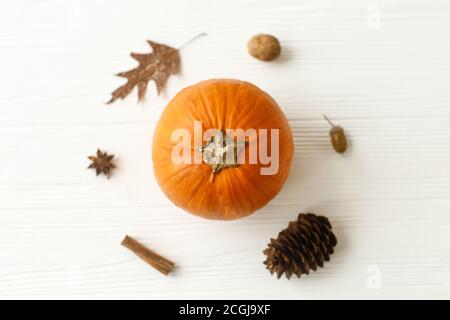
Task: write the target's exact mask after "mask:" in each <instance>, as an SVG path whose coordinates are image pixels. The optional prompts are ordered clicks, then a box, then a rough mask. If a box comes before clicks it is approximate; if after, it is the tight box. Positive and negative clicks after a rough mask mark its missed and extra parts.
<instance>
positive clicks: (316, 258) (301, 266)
mask: <svg viewBox="0 0 450 320" xmlns="http://www.w3.org/2000/svg"><path fill="white" fill-rule="evenodd" d="M331 228H332V227H331V223H330V221H329V220H328V219H327V218H326V217H323V216H317V215H315V214H313V213H307V214H304V213H300V214H299V215H298V218H297V221H291V222H290V223H289V225H288V227H287V228H286V229H284V230H283V231H281V232H280V233H279V234H278V237H277V238H276V239H270V243H269V244H268V246H267V249H266V250H264V254H265V255H266V256H267V259H266V261H264V264H265V265H266V268H267V269H268V270H269V271H270V273H272V274H273V273H275V274H276V275H277V277H278V278H280V277H281V276H282V275H283V274H285V275H286V277H287V278H288V279H290V278H291V276H292V275H296V276H297V277H298V278H300V277H301V275H303V274H309V272H310V271H311V270H314V271H316V270H317V268H318V267H323V265H324V262H325V261H329V260H330V255H331V254H332V253H333V252H334V247H335V246H336V245H337V239H336V236H335V235H334V234H333V232H332V231H331Z"/></svg>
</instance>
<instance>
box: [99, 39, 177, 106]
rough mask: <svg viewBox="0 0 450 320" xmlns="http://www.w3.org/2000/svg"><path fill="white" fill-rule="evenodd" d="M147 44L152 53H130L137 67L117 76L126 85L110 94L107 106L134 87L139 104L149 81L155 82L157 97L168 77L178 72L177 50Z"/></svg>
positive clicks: (152, 42) (124, 95)
mask: <svg viewBox="0 0 450 320" xmlns="http://www.w3.org/2000/svg"><path fill="white" fill-rule="evenodd" d="M147 42H148V44H149V45H150V46H151V47H152V49H153V51H152V52H151V53H146V54H142V53H134V52H133V53H131V57H133V58H134V59H136V60H137V61H138V62H139V66H138V67H136V68H134V69H132V70H129V71H126V72H121V73H119V74H117V75H118V76H119V77H124V78H126V79H127V83H126V84H124V85H122V86H120V87H119V88H117V89H116V90H115V91H114V92H113V93H112V98H111V100H109V101H108V104H110V103H113V102H114V101H116V100H117V99H124V98H125V97H126V96H127V95H128V94H129V93H130V92H131V90H133V88H134V87H137V88H138V96H139V102H141V101H142V100H144V97H145V92H146V91H147V85H148V82H149V81H150V80H153V81H155V83H156V89H157V91H158V95H159V94H160V93H161V91H162V90H163V88H164V86H165V85H166V82H167V80H168V79H169V77H170V75H172V74H177V73H178V72H179V71H180V65H181V58H180V53H179V51H178V49H175V48H172V47H169V46H166V45H164V44H160V43H157V42H154V41H147Z"/></svg>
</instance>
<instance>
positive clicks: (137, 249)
mask: <svg viewBox="0 0 450 320" xmlns="http://www.w3.org/2000/svg"><path fill="white" fill-rule="evenodd" d="M121 244H122V245H123V246H124V247H126V248H128V249H130V250H131V251H132V252H133V253H134V254H135V255H137V256H138V257H139V258H141V259H142V260H144V261H145V262H146V263H148V264H149V265H150V266H152V267H153V268H155V269H156V270H158V271H159V272H161V273H162V274H164V275H166V276H167V275H168V274H169V273H170V272H171V271H172V270H173V268H174V267H175V263H173V262H172V261H170V260H168V259H166V258H164V257H162V256H160V255H159V254H157V253H156V252H154V251H152V250H150V249H149V248H147V247H145V246H144V245H142V244H141V243H139V242H138V241H136V240H135V239H133V238H132V237H130V236H128V235H126V236H125V238H124V239H123V240H122V243H121Z"/></svg>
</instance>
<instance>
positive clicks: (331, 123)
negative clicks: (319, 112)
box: [323, 115, 335, 127]
mask: <svg viewBox="0 0 450 320" xmlns="http://www.w3.org/2000/svg"><path fill="white" fill-rule="evenodd" d="M323 117H324V118H325V120H327V122H328V123H329V124H330V125H331V126H332V127H335V125H334V124H333V122H331V121H330V119H328V117H327V116H326V115H323Z"/></svg>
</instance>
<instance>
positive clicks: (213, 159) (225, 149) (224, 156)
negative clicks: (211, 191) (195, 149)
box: [199, 130, 246, 182]
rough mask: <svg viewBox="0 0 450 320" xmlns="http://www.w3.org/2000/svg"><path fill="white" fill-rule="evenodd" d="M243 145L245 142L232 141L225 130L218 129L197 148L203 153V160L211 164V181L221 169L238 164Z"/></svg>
mask: <svg viewBox="0 0 450 320" xmlns="http://www.w3.org/2000/svg"><path fill="white" fill-rule="evenodd" d="M245 146H246V142H240V141H234V139H233V138H232V137H230V136H228V135H227V134H226V132H225V130H220V131H218V132H217V134H216V135H215V136H213V137H211V138H210V139H209V140H208V141H207V142H206V143H205V144H204V145H203V146H202V147H201V148H199V151H200V152H202V153H203V162H205V163H206V164H209V165H210V166H211V170H212V177H211V178H210V181H211V182H212V179H213V177H214V175H216V174H218V173H219V172H220V171H222V170H223V169H226V168H232V167H238V166H239V164H238V154H239V153H240V152H241V151H242V149H243V148H245ZM231 156H232V157H231ZM230 158H231V159H230Z"/></svg>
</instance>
